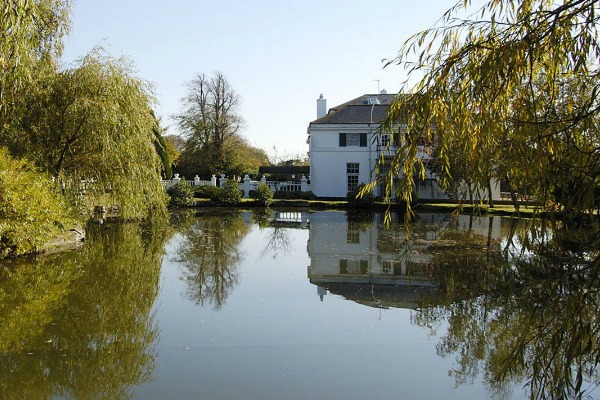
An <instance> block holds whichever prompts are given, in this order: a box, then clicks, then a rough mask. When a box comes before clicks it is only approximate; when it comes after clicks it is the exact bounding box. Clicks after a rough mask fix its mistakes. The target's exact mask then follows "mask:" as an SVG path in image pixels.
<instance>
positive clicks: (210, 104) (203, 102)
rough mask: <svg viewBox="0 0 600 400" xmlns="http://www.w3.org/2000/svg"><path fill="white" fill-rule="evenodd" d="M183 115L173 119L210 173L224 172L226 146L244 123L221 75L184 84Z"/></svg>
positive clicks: (235, 96)
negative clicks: (210, 167)
mask: <svg viewBox="0 0 600 400" xmlns="http://www.w3.org/2000/svg"><path fill="white" fill-rule="evenodd" d="M187 89H188V92H187V95H186V97H184V98H183V99H182V100H183V111H182V112H181V113H180V114H178V115H176V116H175V118H176V120H177V122H178V124H179V127H180V129H181V130H182V133H183V134H184V135H185V136H186V137H187V139H188V146H190V145H191V147H193V148H194V149H196V150H197V151H201V153H202V154H203V155H204V156H205V157H206V161H209V162H210V164H211V166H212V168H213V170H214V171H215V172H216V171H223V170H224V169H225V168H226V165H225V160H226V157H225V154H224V153H225V147H224V145H225V143H226V142H227V141H228V139H231V138H232V137H234V136H236V135H238V134H239V132H240V131H241V129H242V126H243V123H244V121H243V119H242V117H241V116H240V115H239V114H238V108H239V104H240V98H239V96H238V94H237V93H236V92H235V90H233V88H232V87H231V85H230V83H229V81H228V80H227V78H226V77H225V75H223V73H221V72H215V73H214V74H213V76H212V77H208V76H206V75H205V74H203V73H199V74H197V75H196V77H195V78H194V79H192V80H191V81H189V82H187Z"/></svg>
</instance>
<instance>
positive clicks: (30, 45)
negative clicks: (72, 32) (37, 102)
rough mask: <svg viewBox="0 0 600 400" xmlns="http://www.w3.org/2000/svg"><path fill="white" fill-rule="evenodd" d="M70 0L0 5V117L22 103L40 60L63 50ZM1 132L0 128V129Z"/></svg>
mask: <svg viewBox="0 0 600 400" xmlns="http://www.w3.org/2000/svg"><path fill="white" fill-rule="evenodd" d="M70 9H71V0H44V1H39V0H11V1H9V2H3V4H2V6H1V7H0V71H2V73H0V121H2V119H4V118H5V117H7V116H8V114H7V113H14V112H15V111H17V109H18V107H19V106H20V105H21V99H22V97H23V96H22V95H23V94H25V93H27V92H28V90H27V88H26V86H28V85H29V84H30V83H31V82H32V81H33V79H34V77H35V76H36V74H35V73H33V72H34V71H35V70H36V69H38V68H39V66H40V64H41V63H42V62H43V63H47V62H48V61H49V60H50V61H51V60H54V59H56V58H57V57H58V56H59V55H60V53H61V52H62V47H63V43H62V38H63V36H64V35H65V34H66V33H68V31H69V29H70V21H69V13H70ZM0 133H3V132H0Z"/></svg>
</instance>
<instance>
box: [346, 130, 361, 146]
mask: <svg viewBox="0 0 600 400" xmlns="http://www.w3.org/2000/svg"><path fill="white" fill-rule="evenodd" d="M346 145H347V146H348V147H358V146H360V135H359V134H358V133H349V134H348V136H346Z"/></svg>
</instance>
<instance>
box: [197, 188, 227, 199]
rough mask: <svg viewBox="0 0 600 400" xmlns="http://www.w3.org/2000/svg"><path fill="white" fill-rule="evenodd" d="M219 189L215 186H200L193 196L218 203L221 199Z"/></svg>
mask: <svg viewBox="0 0 600 400" xmlns="http://www.w3.org/2000/svg"><path fill="white" fill-rule="evenodd" d="M221 192H222V190H221V188H219V187H216V186H201V187H199V188H197V189H195V191H194V196H195V197H197V198H199V199H210V200H212V201H218V200H219V199H220V198H221Z"/></svg>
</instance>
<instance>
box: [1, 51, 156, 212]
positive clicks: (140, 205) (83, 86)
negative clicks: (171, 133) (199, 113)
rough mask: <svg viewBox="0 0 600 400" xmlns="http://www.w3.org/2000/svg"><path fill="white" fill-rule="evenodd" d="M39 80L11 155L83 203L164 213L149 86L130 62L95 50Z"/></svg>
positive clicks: (30, 98)
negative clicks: (34, 166) (27, 162)
mask: <svg viewBox="0 0 600 400" xmlns="http://www.w3.org/2000/svg"><path fill="white" fill-rule="evenodd" d="M43 85H44V86H43V89H42V90H40V91H39V92H38V93H37V95H33V96H30V97H29V99H28V106H27V112H26V113H25V116H24V118H23V122H22V125H21V128H22V134H21V135H20V136H15V137H14V140H13V142H12V143H11V148H12V149H13V152H15V153H17V154H20V155H22V156H24V157H27V158H29V159H32V160H33V161H34V162H35V163H36V164H37V165H39V166H40V167H41V168H42V169H43V170H46V171H48V172H49V173H50V174H52V176H53V177H54V179H55V182H56V183H57V185H59V186H60V187H62V188H63V190H64V191H65V193H66V194H70V195H72V196H78V195H83V197H82V199H83V200H84V201H85V203H86V204H87V205H90V204H105V205H106V204H111V205H112V204H115V205H119V207H120V209H121V212H122V216H123V217H124V218H143V217H146V216H148V215H149V214H150V213H151V211H153V210H164V208H165V204H166V202H165V197H166V195H165V192H164V189H163V187H162V186H161V183H160V178H161V177H160V172H161V168H162V164H161V160H160V157H159V156H158V154H157V151H156V148H155V145H154V143H155V140H156V138H155V135H154V133H153V132H154V130H156V123H157V122H156V118H155V117H154V115H153V114H152V112H151V109H150V106H151V104H152V102H153V97H152V91H151V87H150V86H149V84H148V83H147V82H145V81H143V80H141V79H139V78H137V77H136V76H135V75H134V73H133V69H132V65H131V63H130V62H129V61H128V60H126V59H124V58H114V57H110V56H108V55H106V54H105V53H104V52H103V51H102V49H95V50H93V51H92V52H90V53H89V54H88V55H87V56H85V57H84V58H83V59H82V60H81V61H80V62H79V65H77V66H75V67H73V68H69V69H65V70H63V71H60V72H58V73H57V74H55V75H53V76H52V77H51V79H49V80H48V82H44V83H43Z"/></svg>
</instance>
